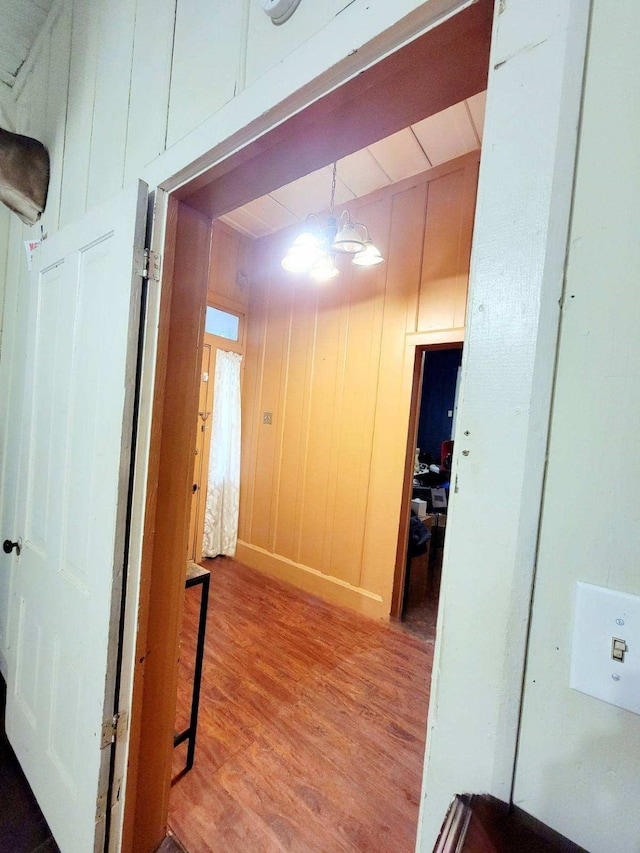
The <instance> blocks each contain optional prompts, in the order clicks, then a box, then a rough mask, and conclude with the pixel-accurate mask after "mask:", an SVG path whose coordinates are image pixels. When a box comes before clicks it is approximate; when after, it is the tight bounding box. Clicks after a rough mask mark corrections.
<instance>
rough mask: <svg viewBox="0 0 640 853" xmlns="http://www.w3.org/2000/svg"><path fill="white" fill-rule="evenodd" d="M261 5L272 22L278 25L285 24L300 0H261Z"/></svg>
mask: <svg viewBox="0 0 640 853" xmlns="http://www.w3.org/2000/svg"><path fill="white" fill-rule="evenodd" d="M260 5H261V6H262V9H263V11H264V13H265V14H266V15H268V16H269V17H270V18H271V23H272V24H275V25H276V26H280V24H284V23H285V21H288V20H289V18H290V17H291V16H292V15H293V13H294V12H295V11H296V9H297V8H298V6H299V5H300V0H260Z"/></svg>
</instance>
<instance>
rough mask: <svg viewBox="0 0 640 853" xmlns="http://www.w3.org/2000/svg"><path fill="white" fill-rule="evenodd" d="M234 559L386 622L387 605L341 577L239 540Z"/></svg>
mask: <svg viewBox="0 0 640 853" xmlns="http://www.w3.org/2000/svg"><path fill="white" fill-rule="evenodd" d="M235 559H236V560H239V561H240V562H241V563H244V564H245V565H246V566H249V567H250V568H252V569H257V570H258V571H259V572H262V573H263V574H266V575H270V576H271V577H274V578H278V580H282V581H286V582H287V583H290V584H293V586H296V587H298V589H302V590H304V591H305V592H308V593H311V594H312V595H318V596H319V597H320V598H324V599H325V600H326V601H330V602H331V603H332V604H338V605H340V606H342V607H348V608H349V609H350V610H355V611H357V612H358V613H362V614H364V615H365V616H371V617H373V618H374V619H388V618H389V607H390V602H388V601H386V602H385V601H384V600H383V599H382V596H380V595H377V594H376V593H373V592H370V591H369V590H366V589H362V588H361V587H356V586H352V585H351V584H348V583H346V581H343V580H340V578H336V577H332V576H331V575H324V574H322V572H319V571H318V570H317V569H313V568H311V567H310V566H305V565H303V564H302V563H295V562H294V561H293V560H289V559H287V558H286V557H281V556H279V555H278V554H271V553H270V552H269V551H265V550H264V548H259V547H258V546H257V545H251V544H249V543H248V542H243V541H242V540H238V544H237V546H236V554H235Z"/></svg>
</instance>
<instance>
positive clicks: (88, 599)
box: [2, 185, 147, 853]
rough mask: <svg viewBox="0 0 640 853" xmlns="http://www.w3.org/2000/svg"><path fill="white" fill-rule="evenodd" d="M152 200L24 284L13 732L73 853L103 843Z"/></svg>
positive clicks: (142, 200) (83, 229)
mask: <svg viewBox="0 0 640 853" xmlns="http://www.w3.org/2000/svg"><path fill="white" fill-rule="evenodd" d="M146 200H147V188H146V186H144V185H139V186H136V187H133V188H132V189H131V191H127V192H125V193H123V194H122V195H121V196H119V197H117V198H116V199H114V201H113V202H111V203H110V204H108V205H106V206H105V207H104V208H101V209H100V210H97V211H96V212H94V213H92V214H89V215H88V216H86V217H84V218H83V220H82V221H80V222H78V223H76V224H73V225H71V226H69V227H67V228H65V229H63V230H62V231H60V232H58V233H57V234H55V235H54V236H53V237H51V238H50V239H48V240H46V241H45V242H44V243H43V244H42V246H41V247H40V248H39V249H38V250H37V252H36V258H35V263H34V266H35V269H34V271H33V273H32V275H31V277H30V286H29V309H28V325H27V328H25V329H24V334H26V336H27V360H26V371H25V380H24V389H25V395H24V402H23V407H22V409H23V411H22V430H21V432H22V440H21V445H22V446H21V448H20V471H19V489H18V491H19V499H18V505H17V512H16V522H15V529H14V530H11V531H8V530H4V531H2V534H3V536H2V538H3V539H5V538H11V539H16V538H17V537H20V538H21V539H22V551H21V553H20V556H19V557H18V556H16V555H15V552H14V556H13V559H14V560H15V564H14V568H13V572H12V588H11V598H10V607H9V611H10V620H9V622H10V626H9V651H8V697H7V734H8V736H9V740H10V741H11V744H12V746H13V748H14V750H15V752H16V755H17V756H18V759H19V761H20V764H21V765H22V767H23V770H24V772H25V774H26V776H27V779H28V780H29V784H30V785H31V787H32V789H33V791H34V793H35V796H36V798H37V800H38V802H39V804H40V806H41V808H42V810H43V812H44V815H45V817H46V819H47V821H48V822H49V825H50V827H51V830H52V832H53V834H54V836H55V838H56V841H57V842H58V844H59V846H60V848H61V849H62V851H63V853H90V851H93V850H102V847H103V843H104V823H105V821H104V814H105V811H106V795H107V787H108V776H109V759H110V752H111V747H110V746H105V747H104V748H101V744H102V724H103V720H105V718H108V717H111V715H112V714H113V711H114V678H115V663H116V654H117V644H118V625H119V615H120V603H121V589H122V576H123V561H124V536H125V527H126V512H127V493H128V486H129V467H130V451H131V434H132V418H133V401H134V390H135V372H136V351H137V342H138V327H139V311H140V291H141V278H140V276H139V275H137V274H136V273H135V271H134V254H135V250H136V249H140V248H141V247H142V246H143V240H144V218H145V213H146V203H147V202H146ZM25 296H26V295H25Z"/></svg>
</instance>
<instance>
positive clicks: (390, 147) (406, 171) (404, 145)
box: [369, 127, 431, 183]
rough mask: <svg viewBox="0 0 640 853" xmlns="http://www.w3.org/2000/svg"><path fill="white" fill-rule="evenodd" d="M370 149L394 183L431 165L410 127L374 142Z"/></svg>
mask: <svg viewBox="0 0 640 853" xmlns="http://www.w3.org/2000/svg"><path fill="white" fill-rule="evenodd" d="M369 151H370V152H371V153H372V154H373V156H374V157H375V158H376V160H377V161H378V163H380V165H381V166H382V168H383V169H384V171H385V172H386V173H387V175H389V177H390V178H391V181H392V182H393V183H396V181H402V180H404V178H410V177H411V176H412V175H418V174H420V172H424V171H426V170H427V169H428V168H429V167H430V166H431V163H430V162H429V160H427V157H426V155H425V153H424V151H423V150H422V148H421V147H420V144H419V142H418V140H417V139H416V137H415V136H414V134H413V131H412V130H411V128H410V127H407V128H405V129H404V130H400V131H398V133H394V134H393V135H392V136H387V137H386V139H381V140H380V142H374V143H373V145H370V146H369Z"/></svg>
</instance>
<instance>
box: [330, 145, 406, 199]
mask: <svg viewBox="0 0 640 853" xmlns="http://www.w3.org/2000/svg"><path fill="white" fill-rule="evenodd" d="M338 176H339V177H340V178H342V180H343V182H344V183H345V184H346V186H347V187H349V189H350V190H351V192H352V193H353V195H354V197H355V198H359V197H360V196H363V195H366V194H367V193H372V192H373V191H374V190H378V189H380V187H387V186H389V184H391V183H393V181H392V180H391V178H390V177H389V175H387V173H386V172H385V170H384V169H383V168H382V166H381V165H380V163H378V161H377V160H376V158H375V157H374V156H373V154H372V153H371V151H370V150H369V149H368V148H363V149H362V151H356V152H355V154H349V156H348V157H343V159H342V160H340V162H339V163H338Z"/></svg>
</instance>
